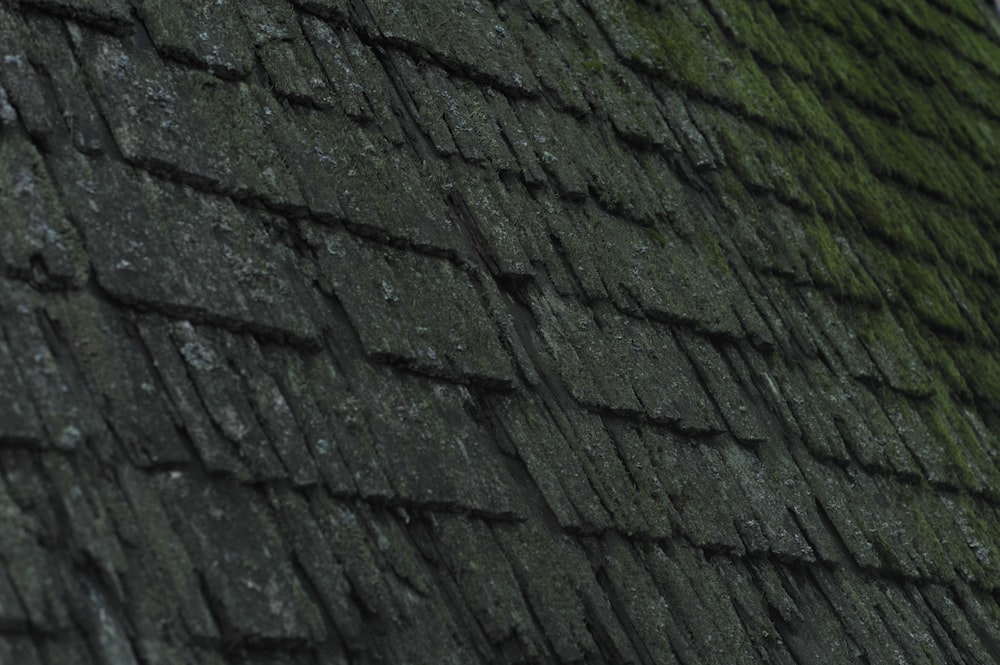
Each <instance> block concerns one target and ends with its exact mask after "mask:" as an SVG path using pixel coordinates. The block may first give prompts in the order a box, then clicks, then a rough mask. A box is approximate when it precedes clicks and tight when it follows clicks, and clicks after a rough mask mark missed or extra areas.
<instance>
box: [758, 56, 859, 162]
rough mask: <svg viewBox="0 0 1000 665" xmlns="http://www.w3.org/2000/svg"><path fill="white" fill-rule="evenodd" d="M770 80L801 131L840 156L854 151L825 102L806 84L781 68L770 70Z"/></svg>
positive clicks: (845, 155)
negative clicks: (794, 78)
mask: <svg viewBox="0 0 1000 665" xmlns="http://www.w3.org/2000/svg"><path fill="white" fill-rule="evenodd" d="M771 81H772V83H773V85H774V88H775V90H777V92H778V94H779V95H781V97H782V98H783V99H784V100H785V104H786V105H787V106H788V109H789V111H790V112H791V113H792V114H793V115H794V116H795V118H796V119H797V121H798V125H799V127H800V128H801V129H802V132H803V134H805V135H808V136H810V137H811V138H813V139H815V140H817V141H819V142H821V143H822V144H823V145H824V146H825V147H827V148H830V149H832V150H833V151H834V152H835V153H836V154H837V155H838V156H840V157H847V156H849V155H851V154H853V153H854V147H853V146H852V145H851V142H850V140H849V139H848V138H847V136H846V135H845V134H844V132H843V130H841V129H840V127H839V126H838V125H837V123H836V122H835V121H834V119H833V118H832V117H831V116H830V113H829V112H828V111H827V105H826V104H825V103H823V102H820V100H819V98H818V97H816V95H815V93H813V91H812V89H811V88H810V87H809V85H807V84H806V83H805V82H802V81H796V80H793V79H792V78H791V77H790V76H789V75H788V74H787V73H786V72H784V71H782V70H775V71H774V72H772V75H771Z"/></svg>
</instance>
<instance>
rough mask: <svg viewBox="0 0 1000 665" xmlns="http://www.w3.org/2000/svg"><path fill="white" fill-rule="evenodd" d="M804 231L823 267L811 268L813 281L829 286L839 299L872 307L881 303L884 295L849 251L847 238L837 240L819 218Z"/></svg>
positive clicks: (814, 219)
mask: <svg viewBox="0 0 1000 665" xmlns="http://www.w3.org/2000/svg"><path fill="white" fill-rule="evenodd" d="M805 232H806V236H807V238H808V239H809V245H810V247H812V248H813V249H814V250H815V251H816V254H815V256H816V257H817V259H818V261H819V266H821V267H817V268H816V269H811V273H812V275H813V279H815V280H816V281H817V282H818V283H820V284H821V285H823V286H827V287H830V288H831V289H832V290H833V293H834V295H835V296H836V297H837V298H838V299H840V300H846V301H850V302H855V303H859V304H864V305H868V306H870V307H878V306H880V305H881V304H882V293H881V292H880V291H879V289H878V286H877V285H876V284H875V282H873V281H872V279H871V277H869V276H868V274H867V273H866V272H865V270H864V268H862V267H861V265H860V264H858V262H857V259H856V258H854V257H853V255H852V254H851V253H849V252H848V250H847V248H846V244H847V240H846V239H845V238H842V237H840V238H838V237H835V236H834V234H833V233H832V232H831V229H830V227H829V226H828V225H827V224H826V223H824V222H823V219H822V218H820V217H815V218H813V221H812V223H811V224H809V225H807V226H806V227H805ZM811 268H812V266H811Z"/></svg>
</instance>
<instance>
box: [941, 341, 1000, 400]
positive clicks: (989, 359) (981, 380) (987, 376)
mask: <svg viewBox="0 0 1000 665" xmlns="http://www.w3.org/2000/svg"><path fill="white" fill-rule="evenodd" d="M948 351H949V355H950V356H951V357H952V359H953V360H954V361H955V367H956V368H957V369H958V371H959V372H960V373H961V375H962V377H963V378H964V379H965V382H966V384H967V385H968V386H969V390H970V391H971V392H972V394H973V395H974V396H975V397H977V398H979V399H981V400H983V401H985V402H986V403H987V404H989V405H991V408H994V409H1000V361H998V359H997V357H996V354H995V353H993V352H991V351H990V350H988V349H984V348H982V347H979V346H976V345H958V344H951V345H949V349H948Z"/></svg>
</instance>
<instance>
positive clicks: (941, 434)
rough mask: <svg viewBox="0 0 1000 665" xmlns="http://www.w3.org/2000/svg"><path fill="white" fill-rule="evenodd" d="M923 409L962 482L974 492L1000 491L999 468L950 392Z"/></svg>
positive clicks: (949, 461) (948, 462) (936, 397)
mask: <svg viewBox="0 0 1000 665" xmlns="http://www.w3.org/2000/svg"><path fill="white" fill-rule="evenodd" d="M928 406H929V408H926V409H924V414H925V417H924V420H925V422H926V423H927V426H928V428H929V429H930V431H931V433H932V434H933V435H934V440H935V442H936V443H937V444H938V445H939V446H940V448H941V452H942V455H943V456H944V457H945V459H946V460H947V461H946V464H947V465H949V466H950V467H952V468H953V469H954V470H955V471H956V473H959V474H960V477H961V479H962V485H963V486H964V487H965V488H967V489H969V490H971V491H974V492H985V491H991V492H992V493H994V494H997V493H1000V470H998V469H997V466H996V464H995V463H994V461H993V459H992V457H991V456H990V455H989V453H988V452H987V451H986V450H985V449H984V448H983V444H982V442H981V441H980V439H979V436H978V434H977V433H976V431H975V430H974V429H973V428H972V427H971V425H970V424H969V422H968V420H966V418H964V417H963V416H962V414H961V413H959V411H958V407H957V406H956V403H955V401H954V400H953V399H951V397H950V396H949V395H946V394H941V393H938V394H937V395H935V398H934V403H933V405H928Z"/></svg>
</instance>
